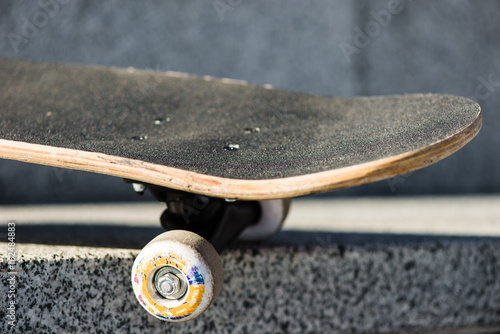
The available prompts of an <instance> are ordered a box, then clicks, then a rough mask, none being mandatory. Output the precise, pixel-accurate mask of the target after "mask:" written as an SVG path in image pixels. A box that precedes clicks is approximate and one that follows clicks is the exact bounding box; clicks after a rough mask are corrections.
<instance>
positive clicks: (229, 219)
mask: <svg viewBox="0 0 500 334" xmlns="http://www.w3.org/2000/svg"><path fill="white" fill-rule="evenodd" d="M125 182H127V183H132V184H133V187H134V190H135V191H136V192H138V193H139V194H142V193H144V191H145V189H149V191H151V193H152V194H153V195H154V196H155V197H156V199H157V200H159V201H161V202H165V203H166V204H167V208H166V209H165V211H164V212H163V214H162V215H161V218H160V222H161V225H162V226H163V227H164V228H165V229H167V230H168V232H165V233H162V234H161V235H159V236H158V237H156V238H155V239H153V240H152V241H151V242H150V243H149V244H147V245H146V246H145V247H144V249H143V250H142V251H141V252H140V253H139V255H138V257H137V259H136V260H135V262H134V265H133V268H132V285H133V287H134V292H135V294H136V297H137V299H138V300H139V302H140V303H141V305H142V306H143V307H144V308H145V309H146V310H147V311H148V312H149V313H151V314H152V315H154V316H155V317H157V318H159V319H162V320H166V321H176V322H180V321H187V320H191V319H193V318H195V317H197V316H198V315H200V314H201V313H203V312H204V311H205V309H206V308H208V307H209V306H210V305H211V303H212V302H213V301H214V300H215V299H216V298H217V296H218V295H219V293H220V290H221V289H222V282H223V268H222V261H221V259H220V256H219V254H220V253H221V252H222V251H224V250H225V249H226V248H228V247H229V246H230V245H231V243H233V242H234V241H235V240H236V239H237V238H238V237H239V236H240V235H242V234H243V236H244V239H246V240H262V239H266V238H268V237H270V236H271V235H272V234H274V233H276V232H277V231H278V230H279V228H280V227H281V224H282V223H283V221H284V219H285V217H286V214H287V212H288V208H289V200H272V201H234V200H227V199H220V198H211V197H207V196H203V195H196V194H193V193H188V192H184V191H179V190H174V189H169V188H164V187H160V186H157V185H153V184H145V183H137V182H136V181H132V180H127V179H125ZM245 230H248V231H249V233H246V236H245V233H243V232H244V231H245Z"/></svg>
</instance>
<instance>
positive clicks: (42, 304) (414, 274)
mask: <svg viewBox="0 0 500 334" xmlns="http://www.w3.org/2000/svg"><path fill="white" fill-rule="evenodd" d="M287 233H288V234H287ZM304 233H306V232H301V233H300V234H304ZM311 237H314V238H313V239H314V242H309V243H304V242H293V241H292V240H293V233H292V234H290V232H283V233H282V235H278V237H277V238H276V239H275V240H274V241H271V242H269V243H267V244H266V245H264V246H259V247H257V246H250V247H238V248H233V249H231V250H229V251H226V252H225V253H224V254H223V262H224V268H225V282H224V287H223V290H222V293H221V295H220V297H219V298H218V299H217V301H216V302H215V304H214V305H212V307H211V308H210V309H209V310H208V311H207V312H206V313H205V314H204V315H202V316H201V317H199V318H197V319H195V320H194V321H192V322H187V323H181V324H170V323H163V322H161V321H159V320H156V319H154V318H152V317H150V316H148V315H146V313H145V311H144V310H143V309H142V308H141V307H140V306H139V304H138V303H137V302H136V300H135V297H134V295H133V293H132V289H131V284H130V282H129V275H130V273H129V272H130V268H131V266H132V262H133V259H134V256H135V255H136V254H137V252H138V251H137V250H128V249H123V250H117V249H108V248H89V247H71V246H41V245H33V244H18V245H17V248H16V251H17V253H18V254H19V258H18V261H17V264H16V267H17V270H18V273H19V276H18V280H17V281H16V283H15V293H16V296H15V297H14V298H13V299H11V300H15V302H16V325H15V328H14V332H18V333H41V332H43V333H61V332H68V331H71V332H75V333H80V332H82V333H97V332H105V333H107V332H114V333H129V332H133V333H142V332H144V331H146V330H147V331H148V332H151V333H164V332H167V333H181V332H196V333H207V332H208V333H318V332H337V333H338V332H342V333H360V332H392V331H412V330H415V331H420V330H429V329H437V328H452V327H463V326H488V325H490V326H491V325H500V304H499V301H500V284H499V283H500V282H499V280H498V277H499V274H500V240H498V239H480V238H462V239H459V238H434V239H432V238H431V239H428V238H427V239H426V240H427V241H422V240H420V241H413V242H410V241H409V239H408V240H405V238H404V237H395V236H386V239H385V241H383V242H381V241H380V238H378V237H375V238H373V239H371V238H370V235H365V236H357V237H352V236H349V235H339V234H328V233H317V234H312V235H311ZM398 238H399V239H398ZM374 240H375V241H374ZM398 243H400V244H398ZM0 249H1V250H2V253H1V255H2V257H3V258H4V261H3V262H2V264H1V269H2V272H3V273H2V285H1V286H0V295H1V296H2V299H1V301H2V302H1V309H0V318H1V319H7V318H6V312H7V305H8V304H7V303H8V301H9V299H8V297H7V296H8V294H7V290H8V289H9V285H8V284H7V280H6V276H7V275H8V274H6V273H5V270H7V271H10V269H9V268H8V267H7V264H6V262H5V256H6V249H7V244H5V243H2V244H0ZM2 328H4V329H8V328H9V325H8V323H7V322H6V321H5V320H4V321H3V323H2Z"/></svg>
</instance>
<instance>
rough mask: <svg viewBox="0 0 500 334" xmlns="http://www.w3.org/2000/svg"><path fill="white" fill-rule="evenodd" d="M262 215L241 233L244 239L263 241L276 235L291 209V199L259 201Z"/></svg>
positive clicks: (241, 237) (241, 238)
mask: <svg viewBox="0 0 500 334" xmlns="http://www.w3.org/2000/svg"><path fill="white" fill-rule="evenodd" d="M259 204H260V207H261V211H262V214H261V217H260V219H259V221H258V222H257V223H256V224H255V225H252V226H249V227H247V228H246V229H245V230H244V231H243V232H242V233H241V235H240V237H239V239H240V240H243V241H262V240H266V239H269V238H270V237H272V236H273V235H275V234H276V233H277V232H278V231H279V230H280V229H281V226H282V225H283V222H284V221H285V219H286V216H287V215H288V211H289V209H290V199H288V198H287V199H275V200H267V201H259Z"/></svg>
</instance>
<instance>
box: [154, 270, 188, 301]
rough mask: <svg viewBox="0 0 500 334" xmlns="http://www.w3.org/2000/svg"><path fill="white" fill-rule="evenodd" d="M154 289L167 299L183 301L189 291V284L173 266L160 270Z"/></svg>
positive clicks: (155, 277)
mask: <svg viewBox="0 0 500 334" xmlns="http://www.w3.org/2000/svg"><path fill="white" fill-rule="evenodd" d="M153 281H154V287H155V289H156V291H157V292H158V293H159V294H160V295H161V296H162V297H163V298H165V299H171V300H177V299H181V298H182V297H183V296H184V295H185V294H186V291H187V282H186V279H185V278H184V275H183V274H182V272H181V271H180V270H179V269H177V268H175V267H171V266H167V267H163V268H161V269H159V270H158V271H157V272H156V273H155V276H154V279H153Z"/></svg>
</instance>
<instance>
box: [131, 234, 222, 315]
mask: <svg viewBox="0 0 500 334" xmlns="http://www.w3.org/2000/svg"><path fill="white" fill-rule="evenodd" d="M223 281H224V274H223V269H222V261H221V259H220V256H219V254H218V253H217V251H216V250H215V249H214V248H213V246H212V245H211V244H210V243H209V242H208V241H206V240H205V239H203V238H202V237H200V236H199V235H197V234H195V233H192V232H188V231H181V230H175V231H169V232H165V233H162V234H160V235H159V236H157V237H156V238H154V239H153V240H151V242H150V243H148V244H147V245H146V246H145V247H144V248H143V250H142V251H141V252H140V253H139V255H138V256H137V258H136V259H135V261H134V265H133V266H132V286H133V289H134V293H135V296H136V297H137V300H138V301H139V303H140V304H141V305H142V307H144V308H145V309H146V311H148V312H149V313H150V314H152V315H153V316H155V317H156V318H158V319H161V320H165V321H172V322H182V321H187V320H191V319H194V318H196V317H197V316H199V315H200V314H202V313H203V312H204V311H205V310H206V309H207V308H208V307H209V306H210V305H211V304H212V303H213V302H214V301H215V299H216V298H217V297H218V296H219V293H220V291H221V289H222V283H223Z"/></svg>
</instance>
